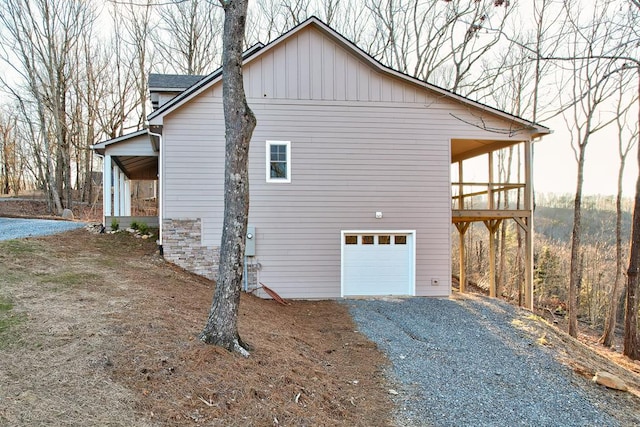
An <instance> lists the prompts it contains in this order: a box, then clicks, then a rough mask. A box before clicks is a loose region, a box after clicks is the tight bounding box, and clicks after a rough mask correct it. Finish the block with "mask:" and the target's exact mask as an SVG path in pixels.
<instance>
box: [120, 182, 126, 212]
mask: <svg viewBox="0 0 640 427" xmlns="http://www.w3.org/2000/svg"><path fill="white" fill-rule="evenodd" d="M126 179H127V177H126V175H125V174H124V172H122V171H120V216H124V215H125V213H124V211H125V209H126V208H127V204H126V201H125V185H124V181H125V180H126Z"/></svg>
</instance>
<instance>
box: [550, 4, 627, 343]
mask: <svg viewBox="0 0 640 427" xmlns="http://www.w3.org/2000/svg"><path fill="white" fill-rule="evenodd" d="M607 6H608V5H607V4H603V5H596V6H594V7H593V10H592V14H591V15H590V16H589V17H588V19H585V18H584V16H582V14H581V12H580V11H579V10H577V9H578V7H577V5H573V4H570V3H568V2H567V3H565V7H566V8H567V14H568V16H570V20H569V21H568V22H569V23H570V24H571V25H573V28H574V31H573V32H572V37H571V40H570V44H569V51H568V52H567V56H568V57H570V58H573V60H571V61H570V62H569V64H570V65H571V66H569V67H566V69H565V70H564V71H565V73H566V75H568V78H567V79H566V80H564V82H563V86H564V84H566V85H568V86H569V87H570V90H569V91H568V93H569V96H570V99H568V100H565V101H566V103H567V104H570V105H571V108H569V109H568V110H566V111H565V112H564V113H563V117H564V118H565V122H566V124H567V128H568V129H569V130H570V131H571V146H572V148H573V150H574V155H575V160H576V163H577V167H578V171H577V178H576V192H575V199H574V215H573V231H572V236H571V267H570V273H571V274H570V280H569V304H568V308H569V334H570V335H571V336H573V337H575V336H577V333H578V323H577V319H578V307H579V304H578V298H579V293H580V285H581V282H582V268H581V256H582V255H581V251H582V224H581V220H582V190H583V183H584V165H585V158H586V152H587V151H586V150H587V147H588V145H589V142H591V140H592V137H593V135H594V134H595V133H597V132H598V131H600V130H602V129H604V128H605V127H606V126H608V125H609V124H610V123H612V122H613V121H615V117H612V115H609V116H606V115H605V114H604V111H603V110H602V106H603V104H604V103H605V102H606V101H607V100H609V99H610V97H611V96H612V95H613V93H614V92H615V88H616V85H615V83H614V79H611V78H610V77H611V75H612V73H614V72H615V68H616V65H615V62H614V61H612V60H610V59H608V58H607V57H608V56H609V55H610V54H611V51H610V49H611V47H610V46H609V45H608V43H607V42H608V40H609V39H610V38H611V37H613V32H614V27H613V25H612V21H611V20H610V19H608V16H607V14H608V13H609V11H608V9H607ZM574 7H575V9H574ZM560 90H561V91H563V90H564V88H563V87H561V88H560Z"/></svg>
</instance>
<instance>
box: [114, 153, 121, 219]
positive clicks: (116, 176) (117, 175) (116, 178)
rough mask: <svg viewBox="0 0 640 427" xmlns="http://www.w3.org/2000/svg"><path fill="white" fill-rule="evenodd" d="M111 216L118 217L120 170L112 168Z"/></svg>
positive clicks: (116, 167)
mask: <svg viewBox="0 0 640 427" xmlns="http://www.w3.org/2000/svg"><path fill="white" fill-rule="evenodd" d="M113 216H120V168H119V167H118V166H117V165H114V166H113Z"/></svg>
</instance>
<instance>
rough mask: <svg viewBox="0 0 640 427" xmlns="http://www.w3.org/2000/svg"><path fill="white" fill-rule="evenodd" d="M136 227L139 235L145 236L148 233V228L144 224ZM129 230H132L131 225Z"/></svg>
mask: <svg viewBox="0 0 640 427" xmlns="http://www.w3.org/2000/svg"><path fill="white" fill-rule="evenodd" d="M136 225H137V226H138V228H137V229H136V230H138V231H139V232H140V234H147V233H148V232H149V226H148V225H147V224H146V223H144V222H141V223H140V224H136ZM131 228H133V224H131Z"/></svg>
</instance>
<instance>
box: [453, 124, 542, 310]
mask: <svg viewBox="0 0 640 427" xmlns="http://www.w3.org/2000/svg"><path fill="white" fill-rule="evenodd" d="M543 129H544V128H543ZM544 133H548V132H540V133H538V134H535V133H534V134H532V135H531V136H529V135H527V136H526V139H524V138H523V139H510V140H477V139H453V140H452V141H451V172H452V173H451V175H452V177H451V196H452V207H451V221H452V223H453V224H454V226H455V227H456V229H457V231H458V233H457V234H458V238H459V241H458V251H459V253H458V256H459V266H458V274H459V283H460V292H462V293H464V292H466V290H467V280H468V279H467V269H468V266H467V262H466V259H467V251H468V250H469V248H467V244H466V242H465V235H466V233H467V230H468V229H469V226H470V225H471V224H472V223H477V222H481V223H483V224H484V225H485V227H486V230H487V239H488V241H489V244H488V246H489V254H488V263H489V295H490V296H491V297H495V296H496V295H497V292H496V289H497V285H496V235H497V232H498V230H499V228H500V225H501V224H502V223H503V222H504V221H509V220H512V221H514V222H515V223H516V224H517V226H518V227H519V228H520V229H521V230H522V233H523V235H524V239H523V240H524V245H523V246H524V247H523V248H522V249H523V252H524V254H523V263H524V277H523V278H522V279H520V280H521V281H522V283H520V284H519V286H523V288H524V290H523V294H524V298H523V301H522V303H523V305H524V306H525V307H527V308H528V309H533V190H532V183H533V170H532V139H533V138H536V137H538V136H541V135H542V134H544ZM510 147H513V148H514V149H517V150H518V153H520V155H519V156H518V162H517V163H518V164H516V165H515V167H513V165H512V164H510V165H509V167H508V171H507V168H505V166H504V164H500V165H498V164H497V163H498V159H500V162H501V163H502V162H504V161H505V155H504V153H505V152H506V151H507V150H508V149H509V148H510ZM511 153H512V154H513V152H511ZM509 161H510V162H511V161H513V158H511V159H510V160H509ZM468 166H473V167H468ZM465 168H466V169H467V171H468V172H472V171H473V172H474V173H473V175H474V178H472V179H468V178H467V176H469V175H472V174H469V173H467V174H465ZM478 169H483V170H482V173H480V174H479V175H481V176H482V179H477V178H475V177H476V176H477V175H478Z"/></svg>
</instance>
